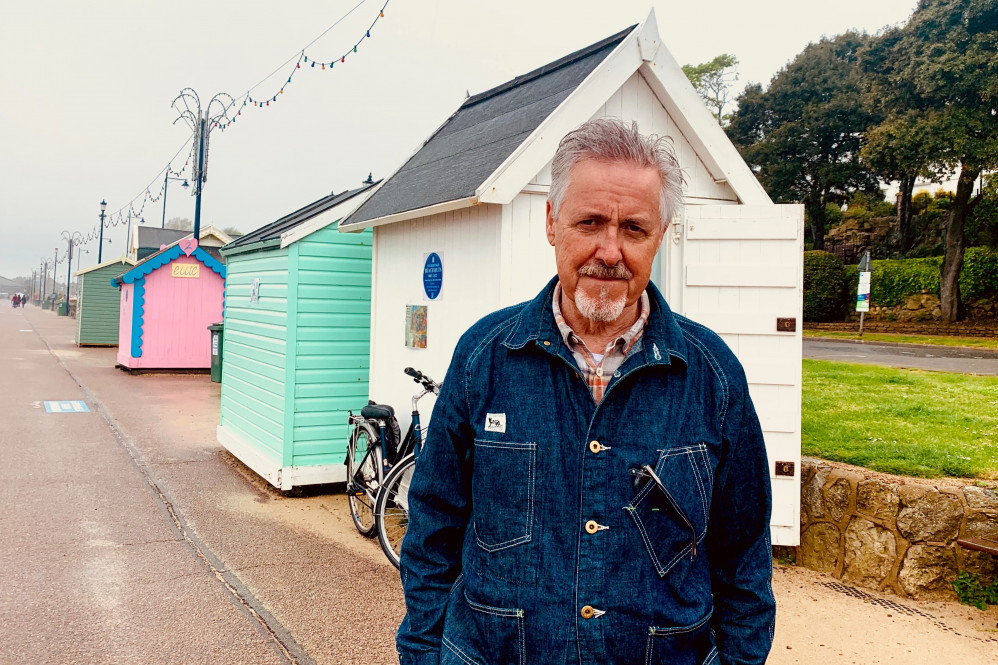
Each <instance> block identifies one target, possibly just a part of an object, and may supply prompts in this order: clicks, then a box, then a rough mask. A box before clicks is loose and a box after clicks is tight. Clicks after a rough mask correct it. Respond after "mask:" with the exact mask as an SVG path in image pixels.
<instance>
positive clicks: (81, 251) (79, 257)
mask: <svg viewBox="0 0 998 665" xmlns="http://www.w3.org/2000/svg"><path fill="white" fill-rule="evenodd" d="M77 251H78V252H79V254H77V256H76V272H80V264H81V263H83V255H84V254H89V253H90V250H89V249H83V248H82V247H81V248H80V249H78V250H77ZM76 300H77V302H79V300H80V278H79V277H77V278H76Z"/></svg>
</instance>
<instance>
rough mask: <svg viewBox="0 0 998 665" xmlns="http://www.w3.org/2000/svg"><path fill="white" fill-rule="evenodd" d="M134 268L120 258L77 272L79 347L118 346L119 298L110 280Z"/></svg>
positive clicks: (125, 259)
mask: <svg viewBox="0 0 998 665" xmlns="http://www.w3.org/2000/svg"><path fill="white" fill-rule="evenodd" d="M134 265H135V261H132V260H131V259H128V258H125V257H124V256H121V257H118V258H115V259H108V260H107V261H104V262H103V263H98V264H97V265H95V266H91V267H89V268H84V269H83V270H79V271H77V273H76V289H77V293H78V294H79V296H78V297H77V301H76V344H77V345H78V346H118V319H119V318H120V311H119V310H120V307H121V302H120V301H121V295H120V294H119V293H118V289H117V288H115V287H113V286H111V280H112V279H114V278H115V277H117V276H118V275H120V274H122V273H123V272H127V271H128V270H130V269H131V268H132V266H134Z"/></svg>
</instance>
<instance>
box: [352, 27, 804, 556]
mask: <svg viewBox="0 0 998 665" xmlns="http://www.w3.org/2000/svg"><path fill="white" fill-rule="evenodd" d="M607 116H612V117H618V118H621V119H623V120H624V121H627V122H630V121H632V120H634V121H637V122H638V124H639V126H640V128H641V130H642V131H644V132H646V133H656V134H666V135H669V136H671V137H672V139H673V140H674V142H675V147H676V152H677V156H678V158H679V161H680V164H681V166H682V167H683V168H684V170H685V172H686V174H687V180H688V187H687V194H686V201H685V202H686V207H685V210H684V213H683V215H682V216H681V217H680V218H678V219H676V220H674V221H673V224H672V226H671V228H670V229H669V230H668V232H667V238H666V241H665V242H664V243H663V245H662V250H661V252H660V255H659V260H658V261H657V262H656V266H655V269H654V271H653V279H654V281H655V283H656V284H657V285H658V286H659V288H661V289H662V292H663V293H664V294H665V296H666V298H667V300H668V302H669V304H670V306H671V307H672V308H673V309H674V310H675V311H677V312H679V313H682V314H684V315H686V316H688V317H690V318H692V319H694V320H696V321H699V322H701V323H703V324H705V325H707V326H710V327H711V328H713V329H714V330H715V331H717V332H718V333H720V335H721V336H722V337H723V338H724V340H725V341H726V342H727V343H728V345H729V346H730V347H731V348H732V350H733V351H734V352H735V353H736V354H737V355H738V357H739V358H740V359H741V361H742V363H743V364H744V366H745V369H746V373H747V375H748V380H749V383H750V390H751V393H752V397H753V400H754V402H755V404H756V408H757V410H758V412H759V416H760V420H761V421H762V425H763V430H764V431H765V436H766V444H767V448H768V452H769V459H770V471H771V476H772V481H773V495H774V510H773V522H772V524H773V542H774V544H781V545H795V544H797V542H798V540H799V528H800V524H799V520H800V390H801V333H800V329H801V315H802V305H801V295H802V279H803V278H802V251H803V208H802V207H801V206H797V205H774V204H773V203H772V201H771V200H770V198H769V197H768V196H767V194H766V192H765V191H764V190H763V188H762V187H761V186H760V185H759V183H758V181H757V180H756V178H755V177H754V175H753V174H752V172H751V170H750V169H749V168H748V166H747V165H746V164H745V162H744V161H743V160H742V159H741V157H740V156H739V154H738V152H737V151H736V149H735V148H734V146H733V145H732V144H731V142H730V141H729V140H728V138H727V137H726V136H725V134H724V132H723V130H722V129H721V128H720V127H719V126H718V124H717V122H716V121H715V120H714V118H713V116H711V114H710V113H709V111H707V109H706V108H705V107H704V105H703V103H702V102H701V100H700V98H699V97H698V96H697V94H696V92H695V91H694V89H693V87H692V86H691V85H690V83H689V82H688V81H687V79H686V77H685V76H684V75H683V73H682V70H681V68H680V67H679V65H678V64H677V62H676V61H675V59H674V58H673V57H672V55H671V54H670V53H669V51H668V49H667V48H666V47H665V46H664V45H663V44H662V42H661V39H660V38H659V35H658V30H657V25H656V21H655V15H654V12H653V13H652V14H650V15H649V17H648V19H647V20H646V21H645V22H644V23H643V24H641V25H639V26H635V27H632V28H628V29H627V30H624V31H622V32H620V33H618V34H616V35H613V36H612V37H609V38H607V39H605V40H603V41H600V42H598V43H596V44H593V45H591V46H589V47H587V48H584V49H582V50H580V51H577V52H575V53H572V54H570V55H568V56H566V57H564V58H561V59H560V60H557V61H555V62H552V63H550V64H548V65H545V66H543V67H541V68H539V69H536V70H534V71H532V72H529V73H527V74H524V75H523V76H518V77H517V78H515V79H513V80H512V81H509V82H507V83H505V84H503V85H500V86H498V87H496V88H493V89H492V90H488V91H485V92H482V93H480V94H477V95H474V96H472V97H469V98H468V99H466V100H465V101H464V102H463V103H462V104H461V106H460V107H459V108H458V109H457V110H456V111H455V112H454V114H453V115H451V116H450V117H449V118H448V119H447V120H446V121H445V122H444V123H443V125H442V126H441V127H440V128H439V129H438V130H437V131H436V132H434V133H433V134H432V135H431V136H430V137H429V138H428V139H426V140H425V141H424V142H423V144H422V145H421V146H420V147H419V148H418V149H417V150H416V152H415V153H414V154H413V156H412V157H410V158H409V160H408V161H406V162H405V163H404V164H403V165H402V166H401V167H400V168H399V169H398V170H397V171H396V172H395V173H394V174H393V175H392V176H391V177H389V178H386V179H385V181H384V182H383V183H382V185H381V186H380V187H379V188H378V189H377V190H376V191H375V192H374V194H373V195H372V196H371V197H370V198H369V199H368V200H367V201H366V202H365V203H364V204H363V205H362V206H360V207H359V208H358V209H357V211H356V212H354V213H353V214H352V215H351V216H350V217H349V218H347V219H346V220H344V222H343V223H342V224H341V225H340V231H341V232H351V231H359V230H361V229H366V228H371V227H373V228H374V240H373V242H374V247H373V252H374V254H373V268H372V270H373V276H372V321H371V374H370V395H371V397H372V398H373V399H375V400H379V401H384V402H387V403H390V404H393V405H394V406H395V407H396V411H397V412H398V413H399V414H400V415H402V416H403V418H404V413H405V412H406V408H405V407H406V405H408V403H409V402H408V400H409V397H410V396H411V394H412V393H413V392H414V391H415V388H414V386H413V384H412V383H411V382H410V381H408V380H407V378H406V377H405V376H404V375H403V374H402V369H403V368H404V367H407V366H413V367H416V368H418V369H421V370H423V371H424V372H427V373H428V374H430V375H431V376H433V377H435V378H437V379H441V378H442V377H443V375H444V373H445V372H446V368H447V365H448V363H449V362H450V358H451V354H452V353H453V350H454V347H455V345H456V343H457V340H458V338H459V336H460V335H461V334H462V332H463V331H464V330H466V329H467V328H468V327H469V326H470V325H471V324H472V323H474V322H475V321H476V320H477V319H478V318H480V317H481V316H483V315H485V314H487V313H489V312H491V311H493V310H496V309H499V308H501V307H505V306H508V305H512V304H515V303H517V302H521V301H524V300H527V299H529V298H532V297H533V296H535V295H536V294H537V292H538V291H539V290H540V289H541V288H542V287H543V285H544V284H545V283H546V282H547V280H549V279H550V278H551V277H552V276H553V275H554V273H555V263H554V252H553V250H552V248H551V247H550V246H549V245H548V243H547V239H546V237H545V231H544V221H545V202H546V196H547V193H548V189H549V186H550V181H551V159H552V157H553V155H554V152H555V149H556V148H557V146H558V142H559V141H560V140H561V138H562V137H563V136H564V135H565V134H566V133H567V132H569V131H570V130H572V129H573V128H575V127H577V126H578V125H579V124H581V123H582V122H584V121H586V120H588V119H590V118H598V117H607ZM426 406H427V407H428V406H429V405H428V404H427V405H426ZM426 410H427V411H428V410H429V409H428V408H427V409H426ZM404 425H405V423H403V428H404Z"/></svg>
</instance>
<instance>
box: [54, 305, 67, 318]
mask: <svg viewBox="0 0 998 665" xmlns="http://www.w3.org/2000/svg"><path fill="white" fill-rule="evenodd" d="M56 314H57V315H59V316H69V303H68V302H61V303H59V306H58V309H57V310H56Z"/></svg>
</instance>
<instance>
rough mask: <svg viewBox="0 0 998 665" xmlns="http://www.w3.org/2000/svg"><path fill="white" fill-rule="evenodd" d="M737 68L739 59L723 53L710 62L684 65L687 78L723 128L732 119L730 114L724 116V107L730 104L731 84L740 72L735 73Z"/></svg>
mask: <svg viewBox="0 0 998 665" xmlns="http://www.w3.org/2000/svg"><path fill="white" fill-rule="evenodd" d="M737 66H738V58H736V57H735V56H733V55H731V54H730V53H722V54H721V55H719V56H717V57H716V58H714V59H713V60H711V61H710V62H702V63H700V64H699V65H683V73H684V74H686V78H688V79H689V80H690V83H692V84H693V87H694V88H695V89H696V91H697V92H698V93H700V97H702V98H703V101H704V103H705V104H706V105H707V108H708V109H710V112H711V113H713V114H714V118H716V119H717V122H718V123H720V124H721V126H722V127H723V126H724V125H726V124H728V120H729V119H730V118H731V116H730V114H729V115H724V107H725V106H726V105H727V103H728V94H729V93H730V90H731V84H732V83H734V82H735V81H737V80H738V72H737V71H735V68H736V67H737Z"/></svg>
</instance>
